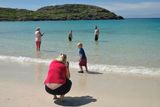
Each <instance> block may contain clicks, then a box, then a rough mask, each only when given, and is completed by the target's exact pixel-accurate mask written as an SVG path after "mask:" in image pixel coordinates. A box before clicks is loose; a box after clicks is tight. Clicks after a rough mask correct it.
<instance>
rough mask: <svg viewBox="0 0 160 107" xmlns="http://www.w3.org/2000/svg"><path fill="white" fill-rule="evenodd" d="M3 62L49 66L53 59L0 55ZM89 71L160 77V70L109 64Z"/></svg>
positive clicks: (90, 68) (96, 66) (94, 65)
mask: <svg viewBox="0 0 160 107" xmlns="http://www.w3.org/2000/svg"><path fill="white" fill-rule="evenodd" d="M0 60H1V61H7V62H16V63H21V64H37V63H42V64H45V65H49V63H50V62H51V59H40V58H31V57H22V56H18V57H17V56H3V55H0ZM88 67H89V71H92V72H100V73H112V72H113V73H131V74H147V75H160V68H147V67H140V66H139V67H137V66H136V67H134V66H120V65H107V64H90V63H89V64H88ZM70 68H71V69H77V70H78V69H79V66H78V62H72V61H71V62H70Z"/></svg>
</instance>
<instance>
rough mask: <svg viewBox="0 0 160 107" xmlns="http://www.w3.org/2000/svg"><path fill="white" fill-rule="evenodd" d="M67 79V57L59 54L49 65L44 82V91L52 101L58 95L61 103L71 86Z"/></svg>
mask: <svg viewBox="0 0 160 107" xmlns="http://www.w3.org/2000/svg"><path fill="white" fill-rule="evenodd" d="M69 78H70V71H69V62H67V56H66V55H65V54H60V55H59V57H58V58H56V59H55V60H53V61H52V62H51V63H50V66H49V70H48V75H47V77H46V79H45V81H44V84H45V90H46V91H47V92H48V93H49V94H52V95H53V96H54V98H53V99H58V97H57V95H60V100H61V101H62V100H63V98H64V95H65V94H66V93H68V92H69V91H70V89H71V86H72V82H71V80H69Z"/></svg>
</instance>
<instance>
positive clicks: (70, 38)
mask: <svg viewBox="0 0 160 107" xmlns="http://www.w3.org/2000/svg"><path fill="white" fill-rule="evenodd" d="M68 40H69V41H70V42H71V41H72V30H71V31H70V32H69V34H68Z"/></svg>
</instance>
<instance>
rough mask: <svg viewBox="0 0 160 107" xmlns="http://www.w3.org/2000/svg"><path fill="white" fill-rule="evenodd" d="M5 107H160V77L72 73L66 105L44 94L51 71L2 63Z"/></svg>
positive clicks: (1, 93)
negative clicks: (44, 81) (45, 82)
mask: <svg viewBox="0 0 160 107" xmlns="http://www.w3.org/2000/svg"><path fill="white" fill-rule="evenodd" d="M0 68H1V69H0V105H1V107H13V106H14V107H61V106H84V107H97V106H99V107H160V76H150V75H138V74H120V73H116V74H112V73H103V74H102V73H99V72H98V71H94V72H93V71H91V72H90V73H89V74H87V73H84V74H79V73H77V72H76V70H73V69H72V70H71V80H72V82H73V86H72V89H71V91H70V92H69V93H68V94H67V95H66V97H65V99H64V102H59V101H54V100H53V99H52V95H49V94H48V93H46V92H45V90H44V84H43V80H44V78H45V75H46V73H47V69H48V67H47V66H45V65H43V64H18V63H13V62H10V63H9V62H0Z"/></svg>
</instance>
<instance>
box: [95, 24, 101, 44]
mask: <svg viewBox="0 0 160 107" xmlns="http://www.w3.org/2000/svg"><path fill="white" fill-rule="evenodd" d="M99 33H100V32H99V29H98V27H97V26H96V27H95V30H94V36H95V38H94V40H95V41H98V38H99Z"/></svg>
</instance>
